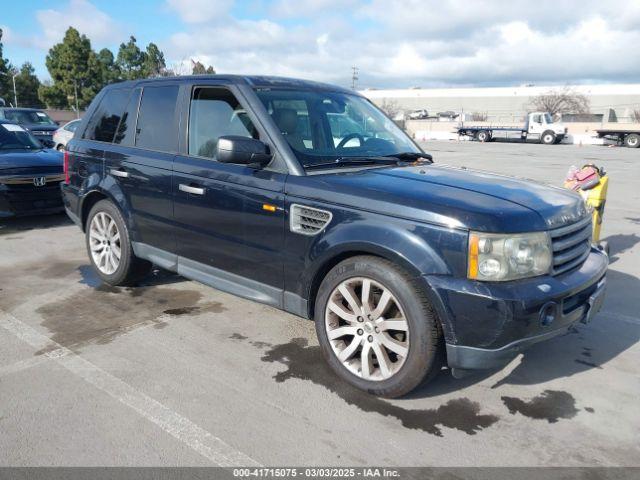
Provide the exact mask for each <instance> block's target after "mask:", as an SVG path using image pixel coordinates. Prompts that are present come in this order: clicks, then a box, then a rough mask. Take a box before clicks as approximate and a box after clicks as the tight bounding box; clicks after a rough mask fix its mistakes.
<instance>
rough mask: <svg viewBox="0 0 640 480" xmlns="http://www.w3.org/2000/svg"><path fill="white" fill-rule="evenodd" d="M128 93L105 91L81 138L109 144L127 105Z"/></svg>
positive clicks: (116, 90) (124, 90) (124, 89)
mask: <svg viewBox="0 0 640 480" xmlns="http://www.w3.org/2000/svg"><path fill="white" fill-rule="evenodd" d="M129 92H131V90H130V89H128V88H119V89H113V90H109V91H107V92H106V93H105V95H104V97H102V100H101V101H100V105H98V108H97V109H96V111H95V112H94V114H93V116H92V117H91V119H90V120H89V123H88V124H87V128H86V130H85V131H84V136H83V137H84V138H86V139H88V140H97V141H98V142H109V143H111V142H112V141H113V136H114V135H115V133H116V129H117V128H118V124H119V123H120V119H121V118H122V112H124V109H125V106H126V104H127V100H128V98H129Z"/></svg>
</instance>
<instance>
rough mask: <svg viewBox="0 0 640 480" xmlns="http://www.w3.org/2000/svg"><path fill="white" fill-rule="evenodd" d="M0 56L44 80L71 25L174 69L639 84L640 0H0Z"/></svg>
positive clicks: (433, 81) (438, 81)
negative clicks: (129, 45) (150, 54)
mask: <svg viewBox="0 0 640 480" xmlns="http://www.w3.org/2000/svg"><path fill="white" fill-rule="evenodd" d="M2 7H3V8H2V15H1V16H0V28H2V29H3V30H4V37H3V40H2V41H3V43H4V47H5V51H4V55H5V57H7V58H9V59H10V60H11V62H12V63H13V64H14V65H20V64H22V63H23V62H25V61H30V62H31V63H32V64H33V65H34V67H35V69H36V73H37V75H38V76H39V77H40V78H41V79H47V78H48V72H47V70H46V66H45V57H46V54H47V51H48V49H49V48H51V46H52V45H53V44H55V43H56V42H59V41H60V40H61V39H62V37H63V35H64V32H65V30H66V29H67V28H68V26H70V25H71V26H73V27H75V28H77V29H78V30H79V31H80V32H81V33H84V34H86V35H87V36H88V37H89V39H90V40H91V43H92V46H93V48H94V49H95V50H96V51H97V50H99V49H101V48H103V47H107V48H110V49H111V50H112V51H114V53H116V52H117V48H118V45H119V44H120V43H122V42H125V41H127V39H128V38H129V36H130V35H134V36H135V37H136V38H137V39H138V44H139V45H141V46H144V45H146V44H147V43H149V42H155V43H156V44H157V45H158V46H159V47H160V48H161V50H163V51H164V53H165V57H166V59H167V64H168V66H169V67H172V68H174V69H177V70H179V71H182V72H183V73H187V70H189V69H188V67H187V65H189V64H190V60H191V59H193V60H198V61H201V62H202V63H204V64H205V65H213V67H214V68H215V69H216V70H217V71H218V72H219V73H240V74H268V75H282V76H293V77H300V78H306V79H313V80H319V81H327V82H332V83H337V84H342V85H350V84H351V75H352V70H351V67H352V66H357V67H358V70H359V80H358V87H359V88H403V87H412V86H420V87H434V86H435V87H444V86H503V85H521V84H536V85H551V84H583V83H631V82H640V49H638V48H637V46H638V45H640V0H607V1H602V0H554V1H551V0H537V1H532V0H525V1H521V0H508V1H497V0H491V1H490V0H473V1H469V0H366V1H365V0H272V1H267V0H236V1H234V0H108V1H101V0H39V1H36V0H21V1H15V0H5V1H4V2H2Z"/></svg>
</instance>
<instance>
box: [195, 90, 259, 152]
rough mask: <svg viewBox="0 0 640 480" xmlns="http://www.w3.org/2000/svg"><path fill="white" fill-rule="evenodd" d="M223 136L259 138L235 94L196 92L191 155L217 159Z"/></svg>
mask: <svg viewBox="0 0 640 480" xmlns="http://www.w3.org/2000/svg"><path fill="white" fill-rule="evenodd" d="M223 135H240V136H243V137H252V138H258V132H257V130H256V129H255V127H254V126H253V123H251V120H250V119H249V116H248V115H247V112H246V111H245V110H244V108H242V106H240V103H239V102H238V100H237V99H236V97H235V96H234V95H233V94H232V93H231V92H229V91H228V90H224V89H219V88H196V89H195V90H194V91H193V96H192V97H191V108H190V113H189V154H190V155H198V156H200V157H208V158H215V156H216V149H217V145H218V138H220V137H221V136H223Z"/></svg>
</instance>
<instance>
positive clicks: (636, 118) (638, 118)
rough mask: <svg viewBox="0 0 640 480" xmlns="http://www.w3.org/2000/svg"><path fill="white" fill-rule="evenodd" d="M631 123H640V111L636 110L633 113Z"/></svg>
mask: <svg viewBox="0 0 640 480" xmlns="http://www.w3.org/2000/svg"><path fill="white" fill-rule="evenodd" d="M631 121H632V122H635V123H640V109H635V110H634V111H632V112H631Z"/></svg>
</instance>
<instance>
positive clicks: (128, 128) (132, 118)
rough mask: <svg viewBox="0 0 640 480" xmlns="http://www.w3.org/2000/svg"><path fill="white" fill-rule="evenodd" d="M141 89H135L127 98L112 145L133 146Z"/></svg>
mask: <svg viewBox="0 0 640 480" xmlns="http://www.w3.org/2000/svg"><path fill="white" fill-rule="evenodd" d="M141 92H142V89H140V88H136V89H134V90H133V92H132V93H131V96H130V97H129V102H128V103H127V108H126V110H125V111H124V114H122V119H121V120H120V125H119V126H118V131H117V132H116V136H115V137H114V139H113V143H118V144H121V145H133V143H134V139H135V133H136V115H137V113H138V103H140V93H141Z"/></svg>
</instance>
